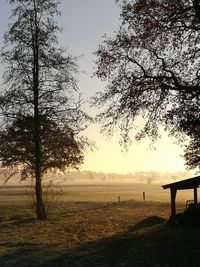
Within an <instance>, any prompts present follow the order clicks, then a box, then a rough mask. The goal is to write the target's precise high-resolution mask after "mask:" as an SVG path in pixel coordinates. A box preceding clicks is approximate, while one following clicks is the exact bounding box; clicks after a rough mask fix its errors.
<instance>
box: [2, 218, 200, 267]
mask: <svg viewBox="0 0 200 267" xmlns="http://www.w3.org/2000/svg"><path fill="white" fill-rule="evenodd" d="M161 221H162V218H160V217H156V216H151V217H148V218H146V219H144V220H142V221H140V222H138V223H137V224H136V225H134V226H132V227H130V228H129V230H128V231H127V232H124V233H121V234H118V235H114V236H111V237H107V238H104V239H101V240H98V241H96V242H89V243H87V244H82V245H80V244H79V245H78V244H77V245H76V246H74V247H73V248H71V249H69V248H66V250H65V251H64V249H62V250H59V249H58V250H57V248H56V247H55V246H54V245H48V246H43V245H42V244H35V243H32V242H29V240H27V242H25V243H17V244H15V245H13V244H12V243H11V244H9V243H7V244H6V243H4V244H3V245H4V246H5V247H7V248H8V250H9V253H6V254H5V255H4V256H2V257H0V266H3V267H10V266H15V267H18V266H20V267H25V266H26V267H36V266H37V267H41V266H43V267H96V266H97V267H112V266H113V267H122V266H125V267H156V266H157V267H158V266H160V267H164V266H165V267H167V266H169V267H188V266H191V267H199V266H200V258H199V248H200V227H198V226H195V227H194V226H193V227H189V226H187V227H186V226H172V225H170V224H168V223H163V222H161ZM61 245H62V244H61ZM13 246H14V247H13ZM63 251H64V252H63ZM48 256H49V257H48Z"/></svg>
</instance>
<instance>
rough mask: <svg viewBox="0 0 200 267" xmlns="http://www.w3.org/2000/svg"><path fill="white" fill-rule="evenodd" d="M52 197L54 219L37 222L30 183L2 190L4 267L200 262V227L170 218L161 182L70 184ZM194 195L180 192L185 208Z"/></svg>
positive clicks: (0, 260)
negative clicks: (169, 220)
mask: <svg viewBox="0 0 200 267" xmlns="http://www.w3.org/2000/svg"><path fill="white" fill-rule="evenodd" d="M58 189H59V188H58ZM58 189H57V190H56V191H55V192H57V191H59V190H58ZM55 192H54V193H55ZM143 192H145V193H146V201H143V200H142V193H143ZM51 194H52V195H51V197H50V198H49V199H47V200H46V201H47V205H49V209H48V212H49V219H48V220H46V221H37V220H36V219H35V218H34V210H33V207H32V198H31V197H30V189H29V188H26V187H24V188H22V187H21V188H19V187H9V188H6V189H5V188H1V189H0V221H1V223H0V266H2V267H3V266H35V267H36V266H72V267H73V266H80V267H82V266H83V267H84V266H127V267H128V266H141V267H142V266H152V267H153V266H170V267H172V266H200V259H199V248H200V229H199V227H197V226H195V227H194V226H193V227H183V226H176V225H175V226H172V225H169V224H168V223H167V221H166V220H167V219H168V218H169V215H170V205H169V192H167V191H163V190H162V189H161V188H160V186H159V185H144V184H125V185H124V184H121V185H120V184H115V185H111V184H108V185H103V184H101V185H89V184H84V185H69V186H65V187H64V188H63V194H58V195H54V194H53V192H51ZM187 194H190V193H187ZM118 196H120V200H121V202H120V203H119V202H118ZM191 196H192V194H191ZM187 198H188V199H190V195H186V194H185V195H184V194H180V196H178V200H179V203H178V209H179V210H183V209H184V205H185V199H187Z"/></svg>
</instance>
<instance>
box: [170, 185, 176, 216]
mask: <svg viewBox="0 0 200 267" xmlns="http://www.w3.org/2000/svg"><path fill="white" fill-rule="evenodd" d="M176 191H177V190H176V189H174V188H170V192H171V218H172V219H173V218H174V217H175V216H176Z"/></svg>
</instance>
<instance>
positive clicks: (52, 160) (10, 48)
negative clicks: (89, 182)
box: [0, 0, 89, 219]
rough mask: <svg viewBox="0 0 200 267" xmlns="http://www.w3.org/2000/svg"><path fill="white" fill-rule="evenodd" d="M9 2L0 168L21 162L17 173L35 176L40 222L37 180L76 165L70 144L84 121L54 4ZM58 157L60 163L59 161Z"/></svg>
mask: <svg viewBox="0 0 200 267" xmlns="http://www.w3.org/2000/svg"><path fill="white" fill-rule="evenodd" d="M9 2H10V3H11V4H14V9H13V10H12V17H11V18H12V20H11V23H10V25H9V29H8V31H7V33H6V34H5V46H4V48H3V50H2V59H3V61H4V63H5V64H6V65H7V70H6V72H5V73H4V77H3V78H4V84H5V86H4V88H3V90H2V93H1V97H0V100H1V101H0V102H1V103H0V104H1V108H2V114H3V115H4V121H3V126H2V135H1V139H2V142H3V141H5V144H1V153H2V154H1V155H0V157H1V158H2V160H3V163H4V164H5V165H9V163H10V164H11V165H12V166H13V165H18V164H19V163H22V162H23V159H24V163H23V164H22V166H25V167H24V169H23V171H22V173H23V175H24V174H25V175H26V174H30V173H31V174H32V175H33V176H34V177H35V190H36V213H37V218H39V219H43V218H45V217H46V213H45V207H44V204H43V199H42V185H41V181H42V175H43V173H44V172H46V171H47V170H48V169H51V168H60V167H61V168H64V165H65V166H66V167H67V166H76V165H77V164H79V163H81V162H82V157H83V154H82V147H79V142H76V141H75V140H76V138H75V136H76V135H77V134H78V133H79V132H80V131H81V130H83V129H84V128H85V126H86V124H85V123H86V121H87V119H89V118H88V116H87V115H86V114H85V113H84V112H83V111H82V110H81V99H80V97H79V95H78V92H77V84H76V79H75V78H74V76H73V74H75V73H77V72H78V68H77V63H76V62H77V60H76V58H74V57H72V56H66V55H65V51H64V50H63V49H61V48H59V47H58V39H57V34H58V33H59V32H60V28H59V27H58V25H57V23H56V22H55V20H54V17H55V16H56V15H59V11H58V9H57V6H58V2H59V1H57V0H10V1H9ZM30 125H31V126H30ZM66 125H67V126H66ZM54 127H55V129H53V128H54ZM30 131H31V132H30ZM48 131H49V133H48V134H47V136H45V137H44V135H43V134H44V133H45V135H46V132H48ZM21 134H23V135H24V136H23V135H22V136H21ZM29 134H30V135H31V138H32V139H31V138H30V140H28V135H29ZM9 137H10V140H9ZM15 138H16V139H15ZM23 138H25V143H24V144H23V142H22V139H23ZM65 138H66V139H65ZM14 139H15V141H14ZM12 142H14V143H13V147H12ZM59 142H60V147H59V148H58V144H59ZM71 142H72V143H71ZM67 144H69V148H68V152H69V155H68V156H67V155H66V154H67ZM18 145H19V147H18ZM62 146H63V151H62ZM17 147H18V148H17ZM4 149H5V150H8V149H10V151H3V150H4ZM11 152H12V154H13V156H12V155H11ZM59 152H61V155H62V156H63V157H66V158H65V159H63V160H62V159H61V155H60V156H58V153H59ZM53 153H55V155H54V156H53ZM70 153H72V154H70ZM29 157H30V158H29ZM29 165H30V166H29Z"/></svg>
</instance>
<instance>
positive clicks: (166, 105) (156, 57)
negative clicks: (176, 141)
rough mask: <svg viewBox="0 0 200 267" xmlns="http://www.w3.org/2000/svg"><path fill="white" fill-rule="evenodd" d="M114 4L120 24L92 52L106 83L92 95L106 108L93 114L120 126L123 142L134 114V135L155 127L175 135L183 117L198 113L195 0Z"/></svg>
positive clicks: (199, 40)
mask: <svg viewBox="0 0 200 267" xmlns="http://www.w3.org/2000/svg"><path fill="white" fill-rule="evenodd" d="M117 2H120V3H121V25H120V28H119V30H118V32H117V33H116V34H115V36H114V37H111V38H108V37H105V39H104V42H103V43H102V44H101V45H100V46H99V49H98V50H97V52H96V55H97V62H96V64H97V71H96V75H97V76H98V77H99V78H101V79H102V80H105V81H107V84H108V85H107V87H106V90H105V91H104V92H99V93H98V94H97V95H96V97H94V102H95V103H96V104H97V105H99V106H103V105H104V106H105V110H104V111H103V112H102V113H100V114H99V116H98V118H99V120H102V121H103V122H104V130H109V131H113V129H115V128H117V129H119V128H120V129H121V132H122V137H123V140H124V141H125V143H126V142H128V141H130V138H129V133H130V131H132V130H134V122H135V120H136V119H137V118H138V117H139V116H142V117H143V119H144V125H143V126H142V128H140V130H139V131H137V132H136V135H135V137H136V138H137V139H141V138H143V137H144V136H149V137H151V138H156V137H157V136H158V127H159V125H163V126H164V127H165V129H168V130H170V131H171V133H172V134H177V136H179V133H180V134H182V133H183V132H182V130H181V129H180V128H182V126H181V125H182V124H183V123H185V122H186V121H187V120H188V117H189V118H195V117H198V118H199V117H200V109H199V107H200V83H199V77H200V76H199V75H200V67H199V62H200V56H199V55H200V34H199V32H200V2H199V0H187V1H186V0H132V1H130V0H128V1H117Z"/></svg>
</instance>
